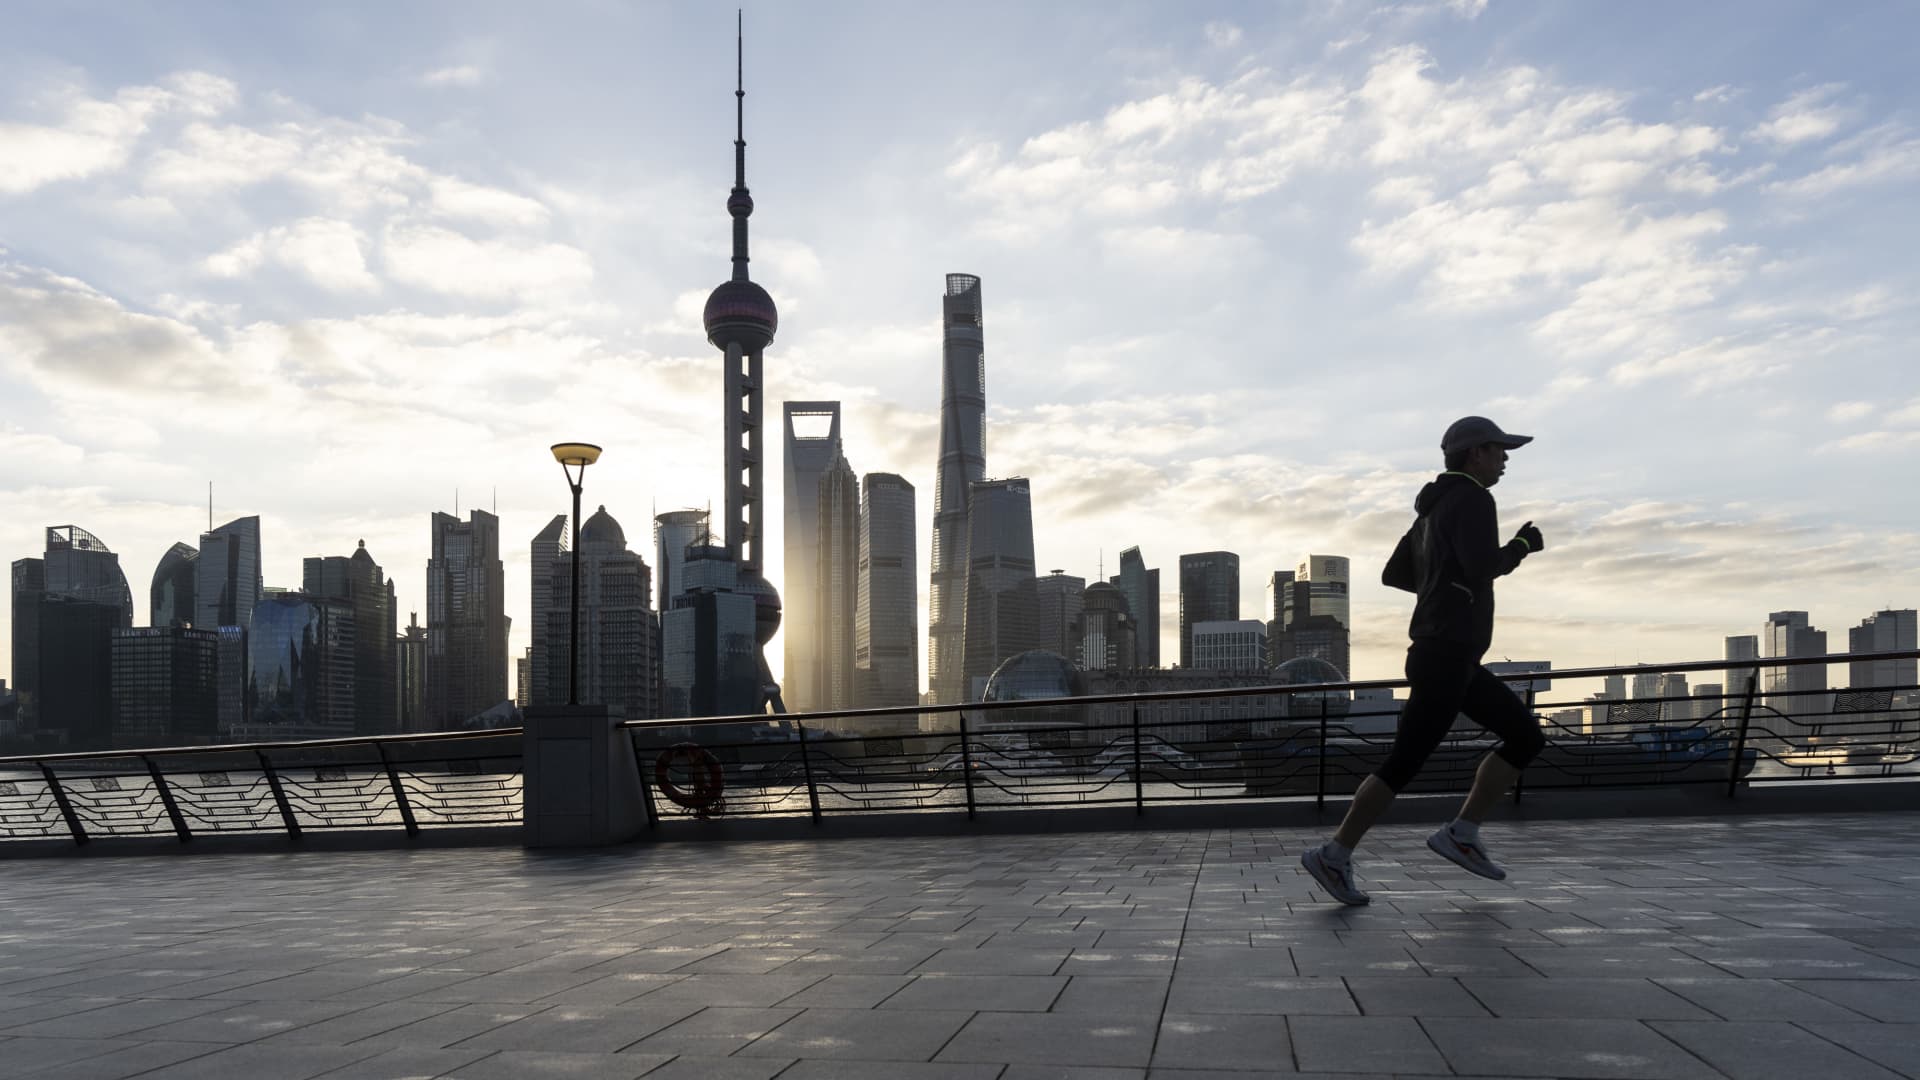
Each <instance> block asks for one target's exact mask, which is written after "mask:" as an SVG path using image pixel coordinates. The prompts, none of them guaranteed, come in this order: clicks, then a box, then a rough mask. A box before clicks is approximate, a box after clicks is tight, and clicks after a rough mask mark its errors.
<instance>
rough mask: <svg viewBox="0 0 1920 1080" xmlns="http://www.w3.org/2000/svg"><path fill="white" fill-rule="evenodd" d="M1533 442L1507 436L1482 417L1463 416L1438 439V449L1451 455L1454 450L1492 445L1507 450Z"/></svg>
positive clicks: (1526, 436) (1531, 439)
mask: <svg viewBox="0 0 1920 1080" xmlns="http://www.w3.org/2000/svg"><path fill="white" fill-rule="evenodd" d="M1532 441H1533V436H1531V435H1509V434H1507V433H1506V432H1504V431H1501V430H1500V425H1499V424H1496V423H1494V422H1493V421H1491V420H1489V419H1487V418H1486V417H1484V416H1463V417H1461V418H1460V419H1458V420H1455V421H1454V422H1453V424H1452V425H1451V426H1450V427H1448V428H1447V433H1446V434H1445V435H1442V436H1441V437H1440V449H1441V451H1442V452H1443V453H1448V454H1451V453H1453V452H1454V451H1455V450H1466V449H1469V448H1471V447H1475V446H1485V445H1486V444H1487V443H1493V444H1494V445H1495V446H1504V447H1506V448H1507V449H1508V450H1512V449H1514V448H1516V447H1521V446H1525V445H1527V444H1528V443H1530V442H1532Z"/></svg>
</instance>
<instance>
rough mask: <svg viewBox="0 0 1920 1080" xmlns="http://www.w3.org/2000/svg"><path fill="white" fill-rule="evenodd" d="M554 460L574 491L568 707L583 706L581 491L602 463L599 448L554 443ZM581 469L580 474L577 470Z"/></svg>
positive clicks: (577, 444)
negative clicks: (589, 468)
mask: <svg viewBox="0 0 1920 1080" xmlns="http://www.w3.org/2000/svg"><path fill="white" fill-rule="evenodd" d="M553 460H555V461H558V462H559V463H560V471H561V472H563V473H565V474H566V475H567V486H568V487H570V488H572V489H573V589H572V595H573V617H572V619H571V620H570V621H569V622H568V624H567V625H568V626H570V627H572V630H571V632H570V633H569V635H568V641H567V704H569V705H578V704H580V488H581V485H582V483H583V482H584V481H585V480H586V478H587V466H589V465H591V464H593V463H594V462H596V461H599V460H600V448H599V447H597V446H595V445H593V444H592V443H583V442H568V443H554V444H553ZM575 468H578V469H579V470H580V471H579V472H578V473H575V472H574V469H575Z"/></svg>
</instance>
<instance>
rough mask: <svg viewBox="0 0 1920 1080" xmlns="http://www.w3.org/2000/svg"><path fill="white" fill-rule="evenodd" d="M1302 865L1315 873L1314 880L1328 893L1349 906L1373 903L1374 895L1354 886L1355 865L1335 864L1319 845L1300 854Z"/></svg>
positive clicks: (1310, 872)
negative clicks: (1329, 860) (1369, 894)
mask: <svg viewBox="0 0 1920 1080" xmlns="http://www.w3.org/2000/svg"><path fill="white" fill-rule="evenodd" d="M1300 865H1301V866H1304V867H1306V868H1307V873H1309V874H1312V875H1313V880H1315V881H1317V882H1319V883H1320V887H1321V888H1323V889H1325V890H1327V893H1328V895H1330V896H1332V897H1333V898H1334V899H1335V900H1338V901H1340V902H1341V903H1343V904H1346V905H1347V906H1348V907H1360V906H1361V905H1363V904H1371V903H1373V897H1371V896H1368V895H1367V894H1366V893H1363V892H1361V891H1360V890H1359V889H1356V888H1354V887H1353V867H1352V866H1351V865H1348V866H1335V865H1334V864H1333V863H1331V862H1328V861H1327V857H1326V855H1325V854H1324V853H1322V851H1321V849H1320V848H1319V847H1317V846H1316V847H1311V848H1308V849H1307V850H1306V853H1305V854H1303V855H1301V856H1300Z"/></svg>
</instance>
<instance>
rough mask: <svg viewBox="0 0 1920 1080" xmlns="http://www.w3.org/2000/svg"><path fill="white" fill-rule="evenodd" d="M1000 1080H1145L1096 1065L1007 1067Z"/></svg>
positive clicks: (1142, 1074)
mask: <svg viewBox="0 0 1920 1080" xmlns="http://www.w3.org/2000/svg"><path fill="white" fill-rule="evenodd" d="M1000 1080H1146V1070H1144V1068H1117V1067H1098V1065H1008V1067H1006V1072H1002V1074H1000ZM1242 1080H1244V1078H1242Z"/></svg>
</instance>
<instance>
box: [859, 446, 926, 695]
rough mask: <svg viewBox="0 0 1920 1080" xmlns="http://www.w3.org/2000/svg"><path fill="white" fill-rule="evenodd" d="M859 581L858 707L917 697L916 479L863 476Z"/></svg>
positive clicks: (893, 475) (886, 474)
mask: <svg viewBox="0 0 1920 1080" xmlns="http://www.w3.org/2000/svg"><path fill="white" fill-rule="evenodd" d="M860 487H861V500H860V565H859V587H858V589H857V590H856V592H857V595H856V598H855V602H854V617H853V667H854V673H855V682H856V683H857V685H858V686H859V702H858V704H860V705H861V706H863V707H879V706H884V705H913V704H917V703H918V702H919V699H920V663H919V656H918V653H919V626H918V623H919V606H920V605H919V597H918V596H917V595H915V594H916V592H917V590H918V588H919V573H918V571H917V570H916V569H915V567H914V530H915V525H914V494H913V485H912V484H909V483H907V481H906V479H905V478H904V477H901V476H897V475H895V474H893V473H868V474H867V475H866V476H865V477H863V478H862V479H861V482H860Z"/></svg>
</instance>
